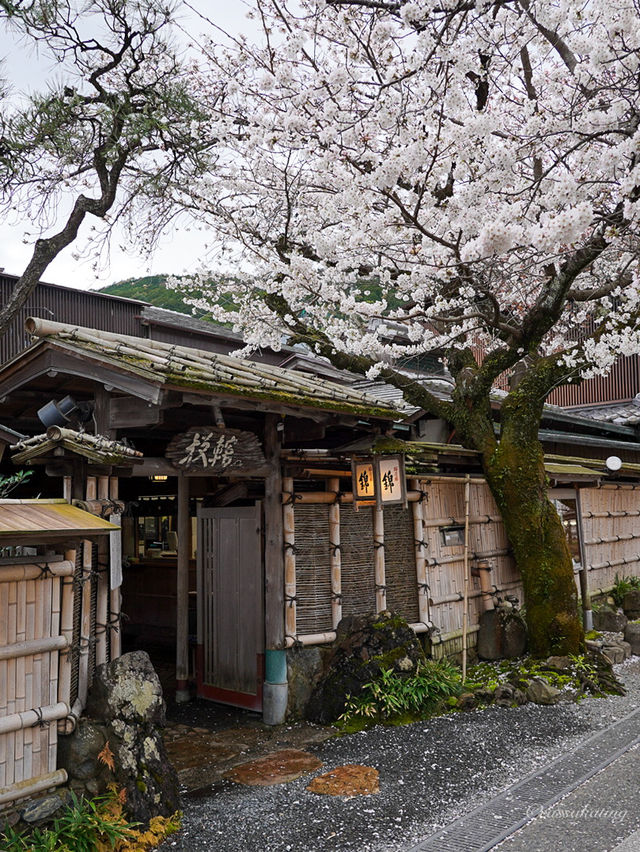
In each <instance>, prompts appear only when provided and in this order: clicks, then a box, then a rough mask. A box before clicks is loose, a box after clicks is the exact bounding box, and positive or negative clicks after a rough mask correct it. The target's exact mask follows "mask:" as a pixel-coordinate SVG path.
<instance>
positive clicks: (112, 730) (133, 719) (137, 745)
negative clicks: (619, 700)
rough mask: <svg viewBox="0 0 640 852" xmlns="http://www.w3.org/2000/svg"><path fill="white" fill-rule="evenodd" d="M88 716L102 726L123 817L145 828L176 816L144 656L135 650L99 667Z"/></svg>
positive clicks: (157, 697) (155, 690)
mask: <svg viewBox="0 0 640 852" xmlns="http://www.w3.org/2000/svg"><path fill="white" fill-rule="evenodd" d="M87 713H88V714H90V715H91V716H93V717H94V718H96V719H98V720H99V721H100V722H102V723H104V724H105V728H106V736H107V740H108V742H109V748H110V750H111V751H112V752H113V755H114V763H115V771H114V775H115V781H116V783H117V784H118V786H119V787H120V788H123V789H124V790H125V791H126V803H127V813H128V816H129V817H130V818H131V819H133V820H135V821H137V822H142V823H144V824H146V823H148V822H149V819H150V818H151V817H153V816H158V815H161V816H170V815H171V814H173V813H175V811H176V810H178V807H179V798H178V778H177V775H176V773H175V770H174V769H173V767H172V766H171V764H170V763H169V759H168V757H167V753H166V751H165V747H164V743H163V741H162V737H161V735H160V730H159V728H160V727H162V726H164V723H165V706H164V700H163V697H162V687H161V686H160V681H159V680H158V676H157V675H156V673H155V671H154V668H153V666H152V665H151V660H150V659H149V656H148V654H146V653H145V652H144V651H134V652H133V653H130V654H124V655H123V656H122V657H119V658H118V659H117V660H114V661H113V662H111V663H107V664H105V665H102V666H99V667H98V669H97V670H96V673H95V675H94V681H93V686H92V688H91V690H90V693H89V698H88V701H87Z"/></svg>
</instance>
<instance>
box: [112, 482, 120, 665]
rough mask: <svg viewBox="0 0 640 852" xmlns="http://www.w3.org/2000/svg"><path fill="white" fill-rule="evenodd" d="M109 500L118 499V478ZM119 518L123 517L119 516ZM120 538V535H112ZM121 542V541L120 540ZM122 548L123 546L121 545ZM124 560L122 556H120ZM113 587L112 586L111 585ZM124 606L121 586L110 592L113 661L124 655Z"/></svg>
mask: <svg viewBox="0 0 640 852" xmlns="http://www.w3.org/2000/svg"><path fill="white" fill-rule="evenodd" d="M109 498H110V499H111V500H117V499H118V477H117V476H110V477H109ZM117 517H118V518H120V517H121V516H120V515H118V516H117ZM111 535H116V536H118V537H120V533H111ZM119 540H120V541H121V539H119ZM120 547H122V545H121V544H120ZM120 559H122V554H120ZM109 586H111V584H109ZM121 604H122V594H121V589H120V586H118V587H117V588H115V589H111V588H110V591H109V624H110V627H111V659H112V660H115V659H116V657H119V656H120V654H121V653H122V624H121V623H120V620H119V619H120V610H121Z"/></svg>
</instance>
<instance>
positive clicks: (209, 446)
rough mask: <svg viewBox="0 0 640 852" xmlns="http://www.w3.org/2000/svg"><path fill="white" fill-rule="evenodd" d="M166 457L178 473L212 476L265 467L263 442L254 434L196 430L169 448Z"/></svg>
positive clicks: (210, 428) (177, 438)
mask: <svg viewBox="0 0 640 852" xmlns="http://www.w3.org/2000/svg"><path fill="white" fill-rule="evenodd" d="M165 456H166V457H167V458H168V459H171V463H172V464H173V466H174V467H176V468H178V470H184V471H202V470H205V471H207V472H208V473H212V474H221V473H233V472H240V471H242V472H249V471H252V470H255V469H256V468H261V467H263V466H264V465H265V458H264V454H263V452H262V448H261V446H260V442H259V441H258V438H257V437H256V435H254V434H253V432H243V431H241V430H240V429H219V428H218V427H216V426H192V427H191V429H189V430H188V431H186V432H183V433H182V434H181V435H176V436H175V438H173V439H172V441H171V442H170V443H169V445H168V446H167V449H166V451H165Z"/></svg>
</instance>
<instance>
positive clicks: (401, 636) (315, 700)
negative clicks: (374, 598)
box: [306, 612, 424, 724]
mask: <svg viewBox="0 0 640 852" xmlns="http://www.w3.org/2000/svg"><path fill="white" fill-rule="evenodd" d="M336 632H337V635H336V640H335V642H334V644H333V646H332V649H331V653H330V654H329V655H328V656H327V658H326V659H325V661H324V666H323V671H322V674H321V676H320V679H319V680H318V683H317V685H316V687H315V689H314V690H313V693H312V695H311V698H310V700H309V702H308V704H307V708H306V717H307V719H310V720H311V721H312V722H319V723H320V724H327V723H331V722H335V721H336V719H338V717H339V716H340V715H341V714H342V713H343V712H344V708H345V701H346V696H347V695H351V696H352V697H354V696H356V695H359V694H360V692H361V691H362V688H363V686H364V685H365V684H366V683H369V682H371V681H373V680H375V678H376V677H377V676H378V675H379V674H380V671H381V670H383V669H389V668H393V669H394V670H395V671H397V672H398V673H399V674H402V673H404V674H407V675H410V674H412V673H413V672H415V670H416V666H417V664H418V661H419V660H422V659H424V651H423V650H422V646H421V645H420V642H419V640H418V638H417V637H416V634H415V633H414V632H413V630H412V629H411V628H410V627H409V625H408V624H407V622H406V621H405V620H404V619H403V618H401V617H400V616H398V615H393V614H392V613H389V612H382V613H379V614H378V615H374V614H370V615H362V616H347V617H346V618H343V619H342V621H341V622H340V624H339V625H338V629H337V631H336Z"/></svg>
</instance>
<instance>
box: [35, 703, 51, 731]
mask: <svg viewBox="0 0 640 852" xmlns="http://www.w3.org/2000/svg"><path fill="white" fill-rule="evenodd" d="M33 712H34V713H35V714H36V716H37V719H36V721H35V722H34V723H33V725H32V726H31V727H32V728H36V727H37V728H48V727H49V722H46V721H45V720H44V718H43V715H42V707H34V708H33Z"/></svg>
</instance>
